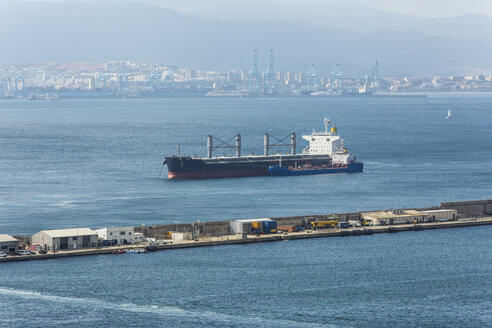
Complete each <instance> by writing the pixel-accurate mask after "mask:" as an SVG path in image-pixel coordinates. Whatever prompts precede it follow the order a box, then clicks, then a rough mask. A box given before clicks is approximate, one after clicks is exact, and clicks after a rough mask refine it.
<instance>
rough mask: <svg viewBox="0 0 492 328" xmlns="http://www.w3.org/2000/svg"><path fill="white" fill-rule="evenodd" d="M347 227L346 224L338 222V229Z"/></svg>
mask: <svg viewBox="0 0 492 328" xmlns="http://www.w3.org/2000/svg"><path fill="white" fill-rule="evenodd" d="M348 227H349V224H348V222H338V229H347V228H348Z"/></svg>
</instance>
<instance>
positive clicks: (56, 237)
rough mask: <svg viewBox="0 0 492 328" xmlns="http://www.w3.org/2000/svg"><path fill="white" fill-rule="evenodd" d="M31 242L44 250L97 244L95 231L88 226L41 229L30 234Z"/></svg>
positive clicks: (76, 247)
mask: <svg viewBox="0 0 492 328" xmlns="http://www.w3.org/2000/svg"><path fill="white" fill-rule="evenodd" d="M32 243H33V244H40V245H41V246H42V247H43V248H44V249H46V250H53V249H56V250H60V249H67V250H68V249H78V248H86V247H95V246H97V232H95V231H94V230H92V229H89V228H74V229H57V230H43V231H40V232H38V233H35V234H34V235H32Z"/></svg>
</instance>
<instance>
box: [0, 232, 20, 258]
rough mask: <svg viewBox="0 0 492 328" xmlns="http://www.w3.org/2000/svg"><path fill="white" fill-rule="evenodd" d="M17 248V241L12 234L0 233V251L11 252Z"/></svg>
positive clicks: (15, 251)
mask: <svg viewBox="0 0 492 328" xmlns="http://www.w3.org/2000/svg"><path fill="white" fill-rule="evenodd" d="M18 250H19V241H18V240H17V239H15V238H14V237H12V236H9V235H6V234H0V252H3V253H6V254H11V253H17V251H18Z"/></svg>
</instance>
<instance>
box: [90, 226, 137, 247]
mask: <svg viewBox="0 0 492 328" xmlns="http://www.w3.org/2000/svg"><path fill="white" fill-rule="evenodd" d="M96 232H97V235H98V236H99V238H100V239H103V240H116V243H118V244H133V243H134V242H135V229H134V227H132V226H127V227H107V228H100V229H96Z"/></svg>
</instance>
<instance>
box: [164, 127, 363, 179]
mask: <svg viewBox="0 0 492 328" xmlns="http://www.w3.org/2000/svg"><path fill="white" fill-rule="evenodd" d="M330 123H331V122H330V120H329V119H324V125H325V131H322V132H315V131H314V130H313V132H312V133H311V134H309V135H303V136H302V139H304V140H306V141H308V142H309V145H308V146H307V147H306V148H304V149H303V150H302V152H301V153H299V154H298V153H297V152H296V148H297V147H296V134H295V133H292V134H291V135H290V142H289V143H282V142H280V143H270V135H269V134H268V133H265V135H264V154H263V155H259V156H258V155H250V156H241V135H239V134H238V135H236V136H235V141H236V142H235V145H230V144H228V143H227V142H223V141H221V140H219V143H218V145H215V146H214V140H215V139H214V138H213V137H212V136H211V135H209V136H208V139H207V150H208V156H207V157H206V158H192V157H189V156H170V157H165V159H164V163H163V165H167V167H168V178H169V179H206V178H232V177H252V176H269V175H270V171H269V167H270V166H279V165H280V164H282V165H284V166H286V167H289V166H291V167H302V166H307V165H313V166H320V167H324V168H335V167H341V166H343V165H352V164H355V163H357V164H356V166H351V167H357V168H358V171H357V172H360V171H362V168H363V163H361V162H357V161H356V158H355V156H354V155H352V154H350V153H349V152H348V150H347V148H345V145H344V143H343V139H341V137H340V136H339V135H338V134H337V128H336V126H335V125H332V126H331V128H329V124H330ZM217 140H218V139H217ZM279 146H288V147H290V149H291V153H290V154H282V155H279V154H270V149H272V147H279ZM220 148H233V149H235V151H236V156H233V157H227V156H222V157H213V150H216V149H220ZM280 166H281V165H280Z"/></svg>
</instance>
